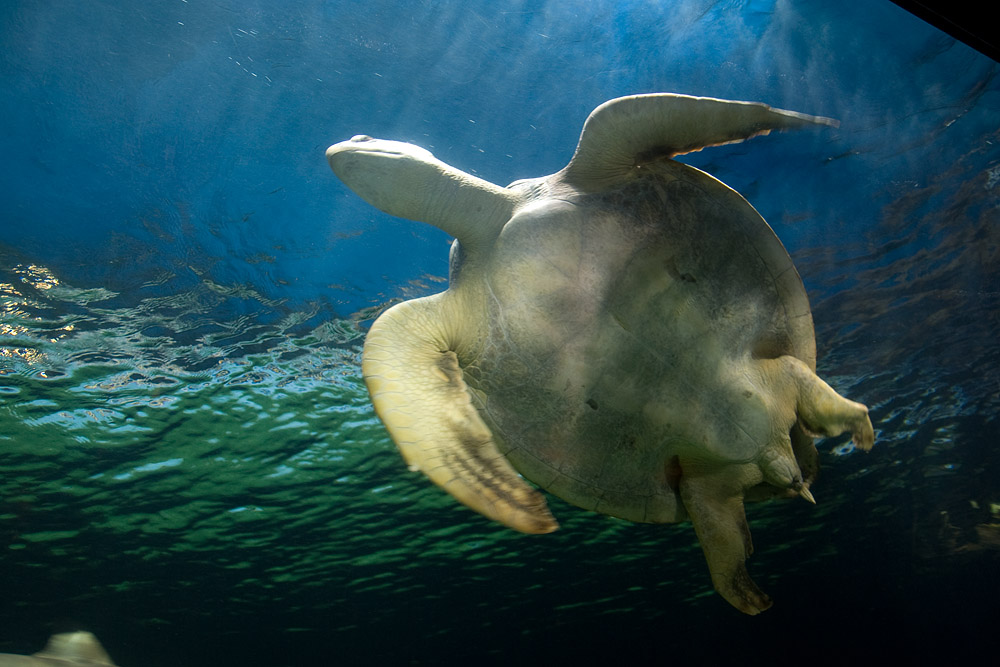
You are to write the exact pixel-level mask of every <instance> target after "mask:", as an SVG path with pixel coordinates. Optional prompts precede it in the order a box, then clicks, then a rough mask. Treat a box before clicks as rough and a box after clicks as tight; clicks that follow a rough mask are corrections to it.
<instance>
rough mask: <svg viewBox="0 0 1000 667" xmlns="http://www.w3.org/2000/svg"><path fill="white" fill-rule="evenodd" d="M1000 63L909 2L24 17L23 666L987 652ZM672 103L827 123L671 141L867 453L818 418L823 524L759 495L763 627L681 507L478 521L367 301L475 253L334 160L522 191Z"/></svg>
mask: <svg viewBox="0 0 1000 667" xmlns="http://www.w3.org/2000/svg"><path fill="white" fill-rule="evenodd" d="M998 73H1000V66H998V63H997V62H996V61H994V60H993V59H991V58H989V57H987V56H986V55H983V54H982V53H980V52H978V51H976V50H974V49H972V48H970V47H969V46H967V45H966V44H964V43H962V42H960V41H957V40H956V39H954V38H953V37H951V36H949V35H947V34H945V33H944V32H942V31H940V30H938V29H937V28H935V27H933V26H931V25H929V24H927V23H925V22H924V21H922V20H921V19H919V18H916V17H915V16H913V15H912V14H910V13H908V12H907V11H905V10H903V9H901V8H900V7H898V6H896V5H895V4H892V3H891V2H888V1H882V0H870V1H867V2H851V3H837V2H829V1H827V0H740V1H735V0H734V1H723V2H719V1H717V0H662V1H651V0H620V1H612V0H599V1H592V2H591V1H584V0H538V1H527V0H525V1H518V0H500V1H492V0H490V1H487V0H469V1H465V2H457V1H454V2H452V1H447V0H420V1H418V2H401V1H400V0H363V1H362V0H289V2H282V3H276V2H265V1H263V0H240V1H236V0H214V1H212V2H207V1H203V0H155V1H153V2H142V3H121V2H115V1H112V0H90V1H89V2H85V3H84V2H72V1H69V0H67V1H57V2H48V3H39V2H16V1H15V2H5V3H3V4H2V6H0V84H2V88H3V91H4V94H3V95H2V96H0V109H2V112H0V114H2V115H0V117H2V119H3V121H4V123H3V125H4V128H3V130H4V131H3V132H2V133H0V147H2V155H3V162H4V169H3V174H2V175H0V197H2V201H3V203H4V206H3V210H2V213H0V654H17V655H28V654H32V653H35V652H38V651H40V650H41V649H42V648H43V647H44V646H45V643H46V641H47V640H48V638H49V637H50V636H51V635H53V634H57V633H65V632H72V631H77V630H85V631H88V632H91V633H93V634H94V635H95V636H96V637H97V638H98V639H99V641H100V643H101V645H103V647H104V649H105V650H106V651H107V653H108V655H109V656H110V659H111V660H113V664H115V665H119V666H120V667H225V666H230V665H232V666H261V667H286V666H287V667H300V666H304V665H366V664H380V665H391V664H414V665H425V664H459V663H463V662H472V661H475V662H477V663H479V664H508V663H511V662H512V661H519V662H520V663H526V664H570V663H572V662H579V661H583V660H588V661H590V662H592V663H593V662H597V663H600V662H609V661H612V660H613V661H616V662H619V661H620V662H622V663H627V662H633V663H641V664H688V665H690V664H705V665H709V664H717V663H721V662H722V661H732V660H739V661H740V662H741V663H744V664H758V663H764V662H768V663H772V662H776V661H777V662H789V663H792V662H803V663H806V664H844V663H845V662H846V661H848V660H852V661H856V662H860V663H861V664H864V663H865V662H867V661H869V660H872V659H874V658H873V652H875V651H876V649H877V652H882V653H885V654H886V655H890V656H892V658H893V660H894V661H896V662H900V663H903V662H907V663H908V662H913V663H914V664H921V663H922V662H926V661H929V660H931V659H933V658H936V657H946V658H947V659H948V660H955V659H957V658H958V657H959V656H971V657H974V658H977V659H979V660H981V661H982V662H983V663H985V664H989V663H990V662H991V661H992V660H993V659H995V658H992V659H991V658H990V656H991V655H995V654H996V652H997V649H996V643H995V640H993V639H992V638H991V637H992V635H993V633H994V632H995V630H996V627H997V622H998V621H1000V612H998V604H997V600H998V595H1000V449H998V447H997V438H998V419H997V412H998V409H1000V78H998V76H997V75H998ZM648 93H679V94H684V95H692V96H704V97H713V98H720V99H725V100H746V101H751V102H761V103H764V104H767V105H770V106H772V107H775V108H779V109H787V110H792V111H795V112H799V113H802V114H809V115H812V116H822V117H825V118H829V119H835V120H836V121H837V122H836V123H834V122H832V121H831V122H829V123H825V124H822V125H821V126H815V127H808V128H803V129H796V130H794V131H788V132H779V131H775V132H772V133H771V134H769V135H768V136H760V137H756V138H749V139H748V140H746V141H742V142H739V143H727V144H726V145H718V146H712V147H707V148H705V149H704V150H695V151H694V152H689V153H687V154H683V155H679V156H677V158H676V159H677V161H679V162H682V163H684V164H687V165H690V166H693V167H696V168H698V169H701V170H703V171H705V172H707V173H709V174H711V175H712V176H714V177H715V178H717V179H719V180H720V181H722V182H724V183H725V184H727V185H729V186H730V187H732V188H733V189H734V190H736V191H737V192H739V193H740V194H741V195H742V196H743V197H745V198H746V200H747V201H749V203H750V204H752V206H753V207H754V208H755V209H756V210H757V211H758V212H759V213H760V214H761V216H763V218H764V219H765V220H766V221H767V222H768V224H770V226H771V228H772V229H773V230H774V233H775V234H776V236H777V238H778V239H780V241H781V243H782V244H783V245H784V248H785V250H787V253H788V255H789V256H790V258H791V261H792V262H793V263H794V266H795V269H796V270H797V271H798V273H799V275H800V276H801V279H802V284H803V286H804V289H805V294H806V295H807V296H808V303H809V305H810V306H811V309H812V319H813V323H814V327H815V339H816V373H817V374H818V375H819V376H820V377H821V378H823V379H824V380H825V381H826V382H827V383H829V385H830V386H831V387H832V388H833V389H834V390H836V392H837V393H839V394H841V395H842V396H845V397H847V398H849V399H851V400H853V401H857V402H860V403H863V404H864V405H866V406H867V407H868V410H869V416H870V419H871V423H872V425H873V427H874V439H875V444H874V447H873V448H872V449H871V451H867V452H866V451H860V448H859V447H856V446H855V444H854V443H853V442H852V439H851V436H850V434H849V433H843V434H841V435H836V436H831V437H821V438H817V440H816V447H817V449H818V451H819V474H818V476H817V477H816V479H815V481H813V482H812V483H811V486H809V487H808V488H807V489H806V492H805V494H803V497H806V496H807V495H811V496H812V497H813V498H814V499H815V504H811V503H809V502H804V501H803V500H802V499H801V498H798V497H795V498H787V499H786V498H775V499H771V500H767V501H764V502H748V503H747V505H746V518H747V524H748V525H749V530H750V532H751V533H752V536H753V554H752V556H751V557H750V558H749V559H748V560H747V561H746V567H747V570H748V572H749V574H750V576H751V577H752V578H753V579H754V580H755V581H756V582H757V584H758V585H759V586H760V588H761V589H763V590H764V591H766V593H767V594H768V595H769V596H770V597H771V598H772V599H773V601H774V604H773V607H771V608H770V609H768V610H766V611H764V612H763V613H762V614H760V615H758V616H747V615H744V614H741V613H740V612H739V611H738V610H737V609H734V608H733V606H731V605H730V604H729V603H727V601H726V599H724V597H723V596H722V595H720V594H719V593H717V592H716V591H715V590H714V589H713V580H712V576H710V572H709V568H708V567H707V566H706V556H705V554H703V551H702V544H701V543H700V542H699V539H698V535H696V534H695V530H694V528H693V527H692V524H691V522H687V521H684V522H679V523H667V524H651V523H633V522H631V521H628V520H625V519H621V518H614V517H610V516H607V515H605V514H601V513H596V512H590V511H587V510H585V509H581V508H579V507H576V506H575V505H573V504H571V503H569V502H566V501H564V500H561V499H560V498H559V497H558V496H557V495H554V494H553V493H545V492H544V491H542V493H543V494H544V496H545V500H546V501H547V503H548V507H549V509H550V510H551V513H552V515H553V516H554V517H555V518H556V520H557V521H558V522H559V530H557V531H555V532H552V533H551V534H545V535H534V534H525V533H521V532H517V531H515V530H511V529H509V528H507V527H505V526H504V525H501V523H498V522H495V521H491V520H489V519H487V518H485V517H484V516H482V515H481V514H478V513H477V512H474V511H472V510H470V509H468V508H466V507H465V506H463V505H462V504H460V503H459V502H457V501H456V500H455V499H454V498H453V497H452V496H450V495H448V493H446V492H445V491H444V490H442V489H441V488H439V487H438V486H436V485H435V484H434V483H432V482H431V481H430V480H428V479H427V477H425V476H424V475H423V474H421V473H419V472H415V471H411V470H409V469H408V465H407V462H406V461H404V460H403V458H402V457H401V456H400V453H399V451H398V450H397V447H396V445H395V444H394V443H393V440H392V439H391V438H390V435H389V433H388V432H387V430H386V427H385V426H384V425H383V423H382V422H381V421H380V419H379V418H378V417H377V416H376V413H375V411H374V409H373V407H372V402H371V399H370V397H369V395H368V391H367V389H366V385H365V380H364V378H363V376H362V369H361V361H362V346H363V344H364V340H365V336H366V334H367V332H368V330H369V328H370V327H371V326H372V323H373V321H374V320H375V319H376V318H377V317H378V316H379V315H381V314H382V313H384V312H385V311H386V310H387V309H388V308H390V307H392V306H393V305H395V304H398V303H401V302H404V301H407V300H410V299H415V298H418V297H424V296H428V295H431V294H435V293H438V292H441V291H443V290H445V289H446V288H448V285H449V248H450V245H451V242H452V239H453V237H452V236H450V235H449V234H448V233H446V232H444V231H442V230H441V229H438V228H437V227H435V226H432V225H430V224H425V222H418V221H413V220H406V219H402V218H400V217H395V216H393V215H389V214H387V213H384V212H382V211H380V210H379V209H378V208H376V207H374V206H372V205H371V204H369V203H368V202H366V201H365V199H364V198H362V197H361V196H358V194H356V193H355V192H354V191H352V189H351V188H349V187H348V186H347V185H345V182H343V181H341V180H340V179H339V178H338V176H337V175H335V174H334V173H333V171H331V167H330V164H328V161H327V158H326V157H325V151H326V150H327V148H328V147H329V146H331V145H333V144H337V143H338V142H343V141H347V140H350V139H351V138H352V137H355V136H358V135H368V136H371V137H376V138H379V139H389V140H395V141H400V142H407V143H409V144H413V145H416V146H419V147H421V148H423V149H426V150H427V151H430V152H431V153H433V155H434V157H435V158H437V159H438V160H440V161H441V162H443V163H446V164H447V165H452V166H453V167H454V169H457V170H461V171H462V172H465V173H467V174H469V175H471V176H472V177H475V178H476V179H482V180H483V181H487V182H489V183H493V184H496V185H498V186H500V187H505V186H507V185H508V184H511V183H513V182H515V181H519V180H521V179H530V178H539V177H545V176H548V175H550V174H556V173H557V172H560V170H562V169H563V168H564V167H566V165H567V164H568V163H569V162H570V160H571V158H573V156H574V149H575V148H576V146H577V142H578V140H579V139H580V134H581V129H582V128H583V125H584V122H585V120H586V119H587V117H588V115H589V114H590V113H591V112H592V111H593V110H594V109H595V108H597V107H598V106H599V105H601V104H602V103H604V102H606V101H608V100H612V99H614V98H618V97H622V96H627V95H637V94H648ZM755 132H756V130H754V131H748V132H747V136H749V135H750V134H754V133H755ZM740 138H743V137H742V136H741V137H740ZM714 143H725V142H723V141H716V142H714ZM612 145H613V144H612ZM653 148H657V147H653ZM699 148H700V146H699ZM419 155H423V153H419ZM593 159H598V158H593ZM375 180H376V181H378V179H377V178H376V179H375ZM476 182H477V183H479V181H476ZM352 187H353V186H352ZM407 187H408V188H410V186H407ZM410 189H411V190H412V189H415V190H419V189H420V188H419V187H418V188H410ZM383 208H384V207H383ZM616 244H617V241H616V240H615V239H610V240H609V242H608V243H607V249H608V252H609V253H611V252H614V251H615V246H616ZM730 244H732V245H739V244H737V243H736V242H734V241H730V240H728V239H726V238H723V239H721V241H719V245H721V246H726V245H730ZM463 247H464V246H463ZM517 268H518V267H517V266H514V269H517ZM737 268H738V267H737ZM514 269H511V270H514ZM720 271H721V269H720ZM727 271H730V273H727V274H726V275H730V274H732V276H733V277H730V278H727V280H728V281H729V282H730V283H738V282H740V280H741V279H742V274H741V272H740V271H737V270H735V269H732V267H730V269H727ZM471 272H472V269H470V270H469V271H468V272H466V273H463V274H462V275H463V276H466V275H469V274H470V273H471ZM678 275H679V279H678V280H679V282H684V281H685V280H687V281H688V282H693V280H694V279H693V278H690V279H689V278H688V274H686V273H683V272H680V273H678ZM699 278H700V276H699ZM747 281H748V284H750V285H751V287H752V281H751V280H750V279H749V278H747ZM548 314H550V313H547V312H545V311H544V309H542V310H539V317H545V316H547V315H548ZM672 352H673V351H672ZM677 353H678V354H680V355H681V356H684V355H685V354H687V355H697V354H702V353H703V350H701V349H694V350H690V351H687V350H679V351H677ZM600 356H601V355H600V352H599V351H598V352H593V351H591V353H590V355H589V356H588V357H586V358H584V359H581V360H579V361H580V363H581V364H584V365H589V364H598V363H601V362H602V361H606V360H602V359H601V358H600ZM602 407H603V405H602ZM524 410H525V412H534V411H537V410H541V408H539V407H538V406H532V405H527V406H526V407H525V408H524ZM595 410H596V407H595ZM529 418H531V415H526V420H528V419H529ZM786 433H787V431H786ZM706 549H707V547H706ZM4 660H5V658H4V657H3V656H0V665H3V664H6V663H5V662H4ZM11 664H14V663H11ZM16 664H22V663H20V662H18V663H16ZM23 664H27V663H23ZM39 664H50V663H39ZM68 664H84V663H74V662H70V663H68ZM86 664H95V663H86ZM100 664H112V663H110V662H104V663H100Z"/></svg>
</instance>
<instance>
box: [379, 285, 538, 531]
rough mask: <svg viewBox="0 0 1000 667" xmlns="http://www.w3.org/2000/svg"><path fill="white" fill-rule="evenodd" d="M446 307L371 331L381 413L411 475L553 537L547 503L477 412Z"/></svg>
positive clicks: (412, 311) (419, 308)
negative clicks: (449, 337) (450, 336)
mask: <svg viewBox="0 0 1000 667" xmlns="http://www.w3.org/2000/svg"><path fill="white" fill-rule="evenodd" d="M440 305H441V295H436V296H432V297H427V298H424V299H416V300H414V301H405V302H403V303H400V304H397V305H396V306H394V307H392V308H391V309H389V310H388V311H386V312H385V313H383V314H382V316H381V317H379V318H378V320H377V321H376V322H375V323H374V324H373V325H372V328H371V331H370V332H369V333H368V337H367V340H366V341H365V347H364V353H363V360H362V372H363V374H364V377H365V383H366V384H367V385H368V392H369V394H371V398H372V404H373V405H374V406H375V412H376V414H378V416H379V419H381V420H382V423H384V424H385V426H386V428H387V429H388V431H389V435H391V436H392V439H393V441H394V442H395V443H396V446H397V447H398V448H399V451H400V453H401V454H402V455H403V459H404V460H405V461H406V462H407V464H408V465H409V467H410V469H411V470H420V471H421V472H423V473H424V474H425V475H427V476H428V477H429V478H430V479H431V481H432V482H434V483H435V484H437V485H438V486H440V487H441V488H442V489H444V490H445V491H447V492H448V493H450V494H451V495H452V496H454V497H455V499H457V500H458V501H459V502H461V503H463V504H464V505H466V506H468V507H470V508H472V509H474V510H476V511H477V512H479V513H480V514H483V515H484V516H487V517H489V518H491V519H495V520H496V521H499V522H501V523H503V524H505V525H507V526H509V527H511V528H514V529H516V530H519V531H522V532H525V533H548V532H552V531H553V530H555V529H556V528H557V527H558V524H557V523H556V521H555V519H554V518H553V517H552V514H551V513H550V512H549V510H548V507H547V505H546V503H545V499H544V498H543V497H542V495H541V494H540V493H539V492H538V491H536V490H534V489H533V488H531V487H530V486H529V485H528V484H527V483H526V482H525V481H524V480H523V479H522V478H521V477H520V475H518V474H517V472H516V471H515V470H514V468H513V467H512V466H511V465H510V463H508V462H507V459H506V458H504V456H503V455H502V454H501V453H500V451H499V450H498V449H497V446H496V443H495V442H494V440H493V434H492V433H491V432H490V430H489V427H488V426H487V425H486V424H485V423H484V422H483V420H482V418H481V417H480V416H479V413H478V412H476V408H475V407H474V406H473V405H472V401H471V397H470V395H469V391H468V388H467V386H466V384H465V381H464V379H463V374H462V369H461V367H460V366H459V364H458V357H457V355H456V354H455V352H454V351H453V349H452V346H451V345H449V344H447V342H446V337H445V329H446V326H445V325H444V324H443V323H442V322H441V319H442V317H443V313H440V312H439V311H440Z"/></svg>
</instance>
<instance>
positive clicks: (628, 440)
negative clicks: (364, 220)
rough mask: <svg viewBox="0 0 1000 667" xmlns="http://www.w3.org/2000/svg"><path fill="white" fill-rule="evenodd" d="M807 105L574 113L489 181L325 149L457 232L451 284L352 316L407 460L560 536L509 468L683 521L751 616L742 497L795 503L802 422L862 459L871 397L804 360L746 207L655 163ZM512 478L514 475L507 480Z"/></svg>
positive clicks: (782, 254)
mask: <svg viewBox="0 0 1000 667" xmlns="http://www.w3.org/2000/svg"><path fill="white" fill-rule="evenodd" d="M813 124H816V125H835V124H836V122H835V121H832V120H830V119H826V118H819V117H813V116H806V115H803V114H799V113H794V112H790V111H782V110H779V109H772V108H770V107H768V106H766V105H764V104H758V103H749V102H734V101H727V100H718V99H711V98H699V97H689V96H685V95H674V94H654V95H635V96H630V97H622V98H618V99H614V100H611V101H609V102H606V103H604V104H602V105H601V106H599V107H597V109H595V110H594V111H593V113H591V114H590V117H589V118H588V119H587V121H586V124H585V125H584V127H583V133H582V134H581V135H580V141H579V144H578V145H577V148H576V153H575V154H574V155H573V158H572V159H571V160H570V162H569V164H568V165H567V166H566V167H565V168H564V169H562V170H561V171H559V172H557V173H555V174H552V175H551V176H546V177H543V178H535V179H528V180H520V181H516V182H514V183H512V184H511V185H509V186H508V187H506V188H502V187H500V186H497V185H494V184H492V183H489V182H487V181H484V180H481V179H479V178H476V177H474V176H471V175H469V174H467V173H464V172H462V171H460V170H458V169H455V168H454V167H451V166H449V165H447V164H444V163H443V162H441V161H439V160H437V159H436V158H434V156H433V155H431V153H429V152H428V151H426V150H424V149H423V148H419V147H417V146H414V145H412V144H408V143H402V142H396V141H386V140H379V139H372V138H371V137H368V136H356V137H354V138H353V139H351V140H349V141H344V142H341V143H338V144H336V145H334V146H331V147H330V148H329V149H328V150H327V153H326V155H327V159H328V160H329V162H330V166H331V167H332V168H333V171H334V172H335V173H336V174H337V176H339V177H340V178H341V180H343V181H344V182H345V183H346V184H347V185H348V186H349V187H350V188H351V189H352V190H354V191H355V192H356V193H357V194H359V195H360V196H361V197H363V198H364V199H366V200H367V201H368V202H370V203H371V204H373V205H374V206H376V207H378V208H380V209H382V210H383V211H385V212H387V213H390V214H392V215H396V216H400V217H403V218H410V219H413V220H420V221H424V222H427V223H429V224H432V225H434V226H436V227H439V228H440V229H443V230H444V231H446V232H448V233H449V234H451V235H453V236H454V237H455V241H454V243H453V244H452V247H451V255H450V268H449V274H450V275H449V286H448V289H447V290H445V291H444V292H442V293H440V294H435V295H433V296H428V297H424V298H420V299H414V300H411V301H404V302H402V303H399V304H397V305H395V306H393V307H392V308H390V309H389V310H388V311H386V312H385V313H384V314H382V316H381V317H379V318H378V319H377V321H376V322H375V323H374V324H372V327H371V330H370V331H369V333H368V336H367V340H366V342H365V346H364V352H363V362H362V372H363V374H364V377H365V382H366V383H367V386H368V391H369V393H370V394H371V398H372V403H373V404H374V406H375V411H376V413H377V414H378V416H379V417H380V418H381V420H382V422H383V423H384V424H385V426H386V428H387V429H388V431H389V434H390V435H391V436H392V439H393V440H394V441H395V443H396V445H397V446H398V447H399V450H400V452H401V453H402V455H403V458H404V459H405V460H406V461H407V463H408V464H409V466H410V469H411V470H420V471H422V472H423V473H424V474H426V475H427V476H428V477H430V479H431V480H432V481H434V482H435V483H436V484H438V485H439V486H440V487H442V488H443V489H445V490H446V491H447V492H448V493H450V494H451V495H453V496H454V497H455V498H456V499H458V500H459V501H461V502H462V503H464V504H466V505H468V506H469V507H471V508H472V509H474V510H476V511H478V512H480V513H482V514H484V515H486V516H487V517H490V518H492V519H496V520H497V521H500V522H502V523H504V524H506V525H507V526H510V527H511V528H515V529H517V530H520V531H524V532H527V533H547V532H550V531H552V530H555V529H556V527H557V524H556V521H555V519H553V517H552V515H551V514H550V512H549V510H548V508H547V506H546V502H545V499H544V498H543V496H542V495H541V494H540V493H539V492H538V491H536V490H535V489H533V488H532V487H531V486H530V485H529V484H528V483H526V482H525V480H524V479H523V478H522V475H523V477H524V478H527V479H528V480H530V481H531V482H533V483H534V484H536V485H537V486H539V487H541V488H542V489H544V490H546V491H548V492H550V493H553V494H555V495H557V496H559V497H560V498H563V499H565V500H567V501H569V502H571V503H573V504H575V505H578V506H580V507H583V508H585V509H589V510H593V511H596V512H601V513H604V514H609V515H612V516H616V517H622V518H625V519H629V520H632V521H641V522H652V523H672V522H679V521H684V520H687V519H690V520H691V521H692V523H693V524H694V528H695V532H696V533H697V535H698V539H699V541H700V543H701V546H702V549H703V550H704V553H705V557H706V559H707V561H708V567H709V570H710V572H711V575H712V581H713V583H714V585H715V588H716V590H717V591H718V592H719V593H721V594H722V596H723V597H724V598H725V599H726V600H728V601H729V602H730V603H731V604H732V605H734V606H735V607H736V608H738V609H740V610H741V611H743V612H746V613H748V614H756V613H758V612H760V611H763V610H764V609H767V608H768V607H769V606H770V604H771V600H770V598H769V597H768V596H767V595H765V594H764V593H763V592H761V590H760V589H759V588H757V586H756V585H755V584H754V583H753V581H752V580H751V579H750V577H749V575H748V574H747V571H746V568H745V566H744V561H745V559H746V557H747V556H749V555H750V553H751V551H752V546H751V541H750V532H749V529H748V528H747V523H746V517H745V514H744V508H743V502H744V500H761V499H766V498H771V497H776V496H788V497H791V496H802V497H803V498H805V499H806V500H809V501H810V502H812V501H813V497H812V494H811V493H810V491H809V485H810V483H811V482H812V481H813V479H814V478H815V476H816V472H817V467H818V466H817V453H816V449H815V447H814V446H813V442H812V436H813V435H825V436H835V435H838V434H840V433H842V432H845V431H849V432H851V433H852V434H853V438H854V444H855V446H857V447H858V448H859V449H862V450H868V449H870V448H871V447H872V444H873V443H874V433H873V430H872V425H871V421H870V420H869V418H868V409H867V408H866V407H865V406H864V405H861V404H860V403H855V402H853V401H849V400H847V399H845V398H843V397H841V396H840V395H839V394H837V393H836V392H835V391H834V390H833V389H831V388H830V386H829V385H827V384H826V383H825V382H823V381H822V380H821V379H820V378H819V377H817V376H816V374H815V368H816V343H815V337H814V333H813V325H812V315H811V312H810V309H809V302H808V299H807V297H806V292H805V289H804V288H803V286H802V281H801V279H800V278H799V275H798V273H797V272H796V270H795V267H794V266H793V265H792V261H791V258H790V257H789V256H788V254H787V252H786V251H785V248H784V247H783V246H782V244H781V242H780V241H779V240H778V238H777V237H776V236H775V234H774V232H773V231H772V230H771V228H770V227H769V226H768V224H767V223H766V222H764V220H763V219H762V218H761V217H760V215H759V214H758V213H757V212H756V211H755V210H754V209H753V207H751V206H750V204H749V203H747V201H746V200H745V199H743V198H742V197H741V196H740V195H739V194H738V193H736V192H735V191H734V190H732V189H730V188H729V187H727V186H726V185H724V184H723V183H721V182H719V181H718V180H716V179H715V178H713V177H712V176H709V175H708V174H706V173H704V172H702V171H699V170H698V169H694V168H692V167H690V166H687V165H684V164H681V163H679V162H675V161H674V160H672V159H671V158H673V157H674V156H676V155H680V154H682V153H688V152H692V151H697V150H701V149H702V148H704V147H706V146H714V145H719V144H725V143H730V142H738V141H742V140H744V139H747V138H750V137H753V136H756V135H759V134H767V133H768V132H769V131H771V130H785V129H791V128H797V127H801V126H805V125H813ZM519 473H520V474H519Z"/></svg>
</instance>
